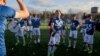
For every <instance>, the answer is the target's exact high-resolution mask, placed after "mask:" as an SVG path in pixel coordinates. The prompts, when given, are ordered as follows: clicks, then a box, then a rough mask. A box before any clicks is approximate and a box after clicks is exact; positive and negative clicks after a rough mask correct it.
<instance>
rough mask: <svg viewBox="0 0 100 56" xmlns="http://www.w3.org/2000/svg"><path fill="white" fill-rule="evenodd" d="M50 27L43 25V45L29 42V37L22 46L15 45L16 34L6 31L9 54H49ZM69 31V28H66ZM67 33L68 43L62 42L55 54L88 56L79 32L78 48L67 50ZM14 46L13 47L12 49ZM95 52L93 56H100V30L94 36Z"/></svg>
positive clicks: (14, 55)
mask: <svg viewBox="0 0 100 56" xmlns="http://www.w3.org/2000/svg"><path fill="white" fill-rule="evenodd" d="M48 31H49V30H48V28H47V27H46V26H44V27H43V26H42V27H41V45H40V46H37V45H35V44H33V43H31V44H30V43H29V39H27V38H26V42H27V45H26V46H22V45H21V44H19V45H17V46H15V42H16V40H15V37H14V34H13V33H11V32H9V31H8V30H7V31H6V33H5V34H6V35H5V39H6V48H7V56H47V47H48V41H49V34H48ZM66 31H67V30H66ZM68 32H69V31H67V33H66V45H63V44H62V43H61V44H60V45H59V46H58V49H57V50H56V52H55V56H88V54H86V53H84V52H82V49H83V43H82V36H81V34H80V33H79V34H78V42H77V47H76V50H74V51H67V44H68V40H67V38H68V36H69V34H68ZM12 48H13V49H12ZM94 50H95V51H94V52H93V54H92V55H91V56H100V54H99V53H100V32H96V33H95V37H94Z"/></svg>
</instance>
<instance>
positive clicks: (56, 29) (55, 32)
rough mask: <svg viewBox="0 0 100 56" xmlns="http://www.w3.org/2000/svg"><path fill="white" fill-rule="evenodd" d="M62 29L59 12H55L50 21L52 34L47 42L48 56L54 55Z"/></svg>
mask: <svg viewBox="0 0 100 56" xmlns="http://www.w3.org/2000/svg"><path fill="white" fill-rule="evenodd" d="M62 27H63V20H62V19H61V11H60V10H56V12H55V17H54V18H53V19H52V21H51V28H52V33H51V37H50V40H49V44H48V45H49V46H48V56H50V55H54V52H55V51H56V49H57V46H58V45H59V43H60V36H61V30H62Z"/></svg>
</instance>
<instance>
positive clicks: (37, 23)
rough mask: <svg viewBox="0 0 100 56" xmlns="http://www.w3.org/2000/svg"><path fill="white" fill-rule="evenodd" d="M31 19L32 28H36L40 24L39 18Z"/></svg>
mask: <svg viewBox="0 0 100 56" xmlns="http://www.w3.org/2000/svg"><path fill="white" fill-rule="evenodd" d="M31 21H32V26H33V28H38V27H39V26H40V19H39V18H34V19H32V20H31Z"/></svg>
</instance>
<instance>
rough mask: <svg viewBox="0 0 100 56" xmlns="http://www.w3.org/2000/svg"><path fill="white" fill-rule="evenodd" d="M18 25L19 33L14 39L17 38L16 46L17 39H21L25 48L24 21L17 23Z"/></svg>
mask: <svg viewBox="0 0 100 56" xmlns="http://www.w3.org/2000/svg"><path fill="white" fill-rule="evenodd" d="M18 23H19V24H18V25H19V31H18V32H17V33H16V35H15V36H16V38H17V42H16V45H18V44H19V37H21V38H22V40H23V46H25V36H24V34H25V21H24V20H23V19H22V20H21V21H19V22H18Z"/></svg>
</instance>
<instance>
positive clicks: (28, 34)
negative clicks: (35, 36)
mask: <svg viewBox="0 0 100 56" xmlns="http://www.w3.org/2000/svg"><path fill="white" fill-rule="evenodd" d="M31 19H32V16H30V18H29V19H27V21H26V28H27V30H26V34H27V38H28V37H30V39H32V22H31Z"/></svg>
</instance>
